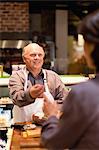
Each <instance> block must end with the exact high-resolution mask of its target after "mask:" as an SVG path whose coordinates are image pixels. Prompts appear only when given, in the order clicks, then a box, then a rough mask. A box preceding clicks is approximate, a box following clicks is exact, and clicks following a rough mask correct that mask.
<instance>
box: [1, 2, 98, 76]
mask: <svg viewBox="0 0 99 150" xmlns="http://www.w3.org/2000/svg"><path fill="white" fill-rule="evenodd" d="M98 8H99V1H98V0H12V1H11V0H1V1H0V64H1V65H3V70H4V71H6V72H7V73H9V74H11V69H12V68H11V66H12V65H15V64H23V61H22V58H21V52H22V48H23V47H24V46H25V45H27V44H28V43H31V42H41V43H46V46H45V52H46V58H45V64H44V67H45V68H48V69H52V70H55V71H56V72H57V73H59V74H88V73H90V72H93V70H89V68H88V67H87V65H86V62H85V60H84V57H83V41H82V38H81V37H79V39H78V34H77V26H78V24H79V23H80V21H81V20H82V18H83V17H84V16H86V15H87V14H88V13H90V12H92V11H94V10H96V9H98Z"/></svg>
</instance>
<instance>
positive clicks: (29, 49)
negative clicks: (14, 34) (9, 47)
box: [24, 43, 44, 55]
mask: <svg viewBox="0 0 99 150" xmlns="http://www.w3.org/2000/svg"><path fill="white" fill-rule="evenodd" d="M33 52H40V53H43V54H44V50H43V48H42V47H41V46H39V45H38V44H36V43H31V44H29V45H27V46H26V47H24V55H25V54H30V53H33Z"/></svg>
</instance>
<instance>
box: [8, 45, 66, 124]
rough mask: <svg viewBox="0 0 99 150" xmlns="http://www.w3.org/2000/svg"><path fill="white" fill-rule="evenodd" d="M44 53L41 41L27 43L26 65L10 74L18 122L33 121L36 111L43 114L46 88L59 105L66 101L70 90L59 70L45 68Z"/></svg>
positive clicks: (15, 117)
mask: <svg viewBox="0 0 99 150" xmlns="http://www.w3.org/2000/svg"><path fill="white" fill-rule="evenodd" d="M44 56H45V52H44V50H43V48H42V47H41V46H39V45H38V44H36V43H31V44H29V45H27V46H26V47H24V49H23V53H22V57H23V61H24V63H25V64H26V67H25V68H24V69H21V70H18V71H16V72H14V73H13V74H12V75H11V77H10V80H9V91H10V95H11V98H12V101H13V103H14V108H13V118H14V122H24V121H31V120H32V115H33V114H34V115H37V116H40V115H41V116H42V117H43V116H44V114H43V112H41V108H40V107H42V106H43V101H42V99H43V93H44V92H45V91H46V92H47V93H49V94H47V95H50V96H52V97H53V99H55V100H56V102H57V104H58V105H60V104H62V103H63V99H64V97H65V96H66V95H67V93H68V91H67V90H66V88H65V86H64V84H63V83H62V81H61V80H60V77H59V76H58V74H56V73H55V72H53V71H51V70H46V69H43V68H42V65H43V62H44Z"/></svg>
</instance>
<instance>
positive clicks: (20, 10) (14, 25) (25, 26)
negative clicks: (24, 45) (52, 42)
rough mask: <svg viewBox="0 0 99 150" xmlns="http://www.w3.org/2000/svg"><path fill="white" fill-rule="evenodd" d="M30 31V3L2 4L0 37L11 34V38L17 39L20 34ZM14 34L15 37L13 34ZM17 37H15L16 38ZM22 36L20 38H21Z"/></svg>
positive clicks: (0, 3) (0, 7)
mask: <svg viewBox="0 0 99 150" xmlns="http://www.w3.org/2000/svg"><path fill="white" fill-rule="evenodd" d="M28 31H29V4H28V2H20V3H18V2H0V35H2V37H1V38H3V36H5V38H6V39H7V36H8V35H6V33H9V38H10V39H13V38H16V37H17V36H18V34H19V35H21V34H20V33H26V32H28ZM12 32H13V37H12V34H11V33H12ZM15 33H17V34H15ZM14 35H15V36H14ZM21 37H22V35H21V36H20V38H21Z"/></svg>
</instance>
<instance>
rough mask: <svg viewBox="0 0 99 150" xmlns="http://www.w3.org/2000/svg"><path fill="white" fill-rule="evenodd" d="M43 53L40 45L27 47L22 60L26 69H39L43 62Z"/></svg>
mask: <svg viewBox="0 0 99 150" xmlns="http://www.w3.org/2000/svg"><path fill="white" fill-rule="evenodd" d="M44 55H45V54H44V51H43V49H42V47H39V46H34V47H32V46H31V47H28V49H27V50H26V52H25V55H24V58H25V59H24V60H25V63H26V65H27V67H28V69H30V70H31V69H32V70H33V69H41V68H42V65H43V62H44Z"/></svg>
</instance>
